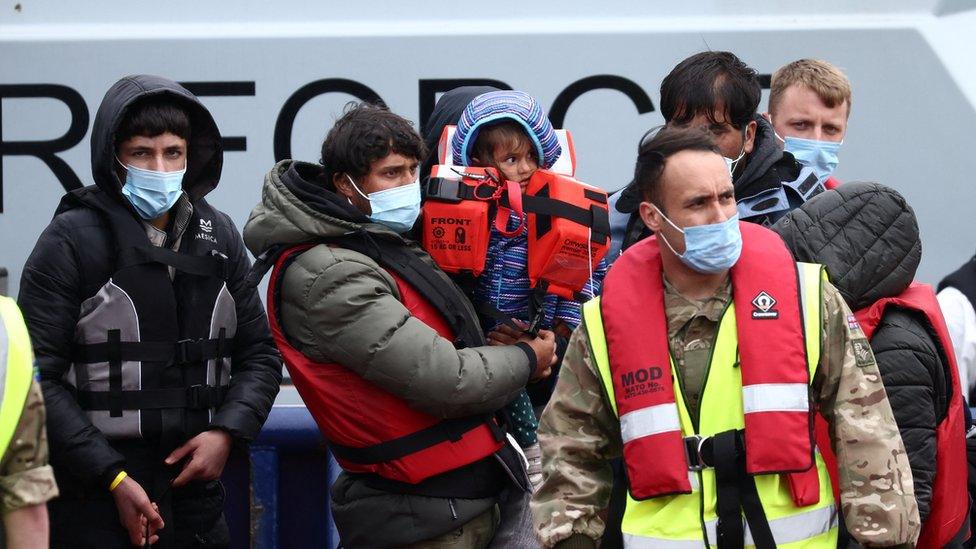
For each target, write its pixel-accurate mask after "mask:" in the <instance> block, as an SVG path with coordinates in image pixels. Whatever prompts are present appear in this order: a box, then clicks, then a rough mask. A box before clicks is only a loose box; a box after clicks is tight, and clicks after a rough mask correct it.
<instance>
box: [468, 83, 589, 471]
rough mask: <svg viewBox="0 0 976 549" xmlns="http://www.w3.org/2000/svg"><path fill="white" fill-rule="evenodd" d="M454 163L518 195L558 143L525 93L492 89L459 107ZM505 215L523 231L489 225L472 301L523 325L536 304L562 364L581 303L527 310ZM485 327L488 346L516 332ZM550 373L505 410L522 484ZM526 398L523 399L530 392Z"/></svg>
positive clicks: (524, 256)
mask: <svg viewBox="0 0 976 549" xmlns="http://www.w3.org/2000/svg"><path fill="white" fill-rule="evenodd" d="M451 148H452V153H453V156H454V163H455V164H459V165H463V166H478V167H491V168H495V169H496V170H498V172H499V174H500V175H501V177H502V178H504V179H506V180H508V181H514V182H517V183H519V185H520V186H521V187H522V190H523V191H524V190H525V188H526V185H527V184H528V182H529V178H531V177H532V174H534V173H535V171H536V170H538V169H539V168H549V167H551V166H552V165H553V163H555V162H556V159H557V158H559V155H560V154H561V152H562V151H561V147H560V145H559V140H558V139H557V137H556V134H555V132H554V130H553V127H552V123H551V122H550V121H549V118H548V117H547V116H546V114H545V112H543V110H542V107H541V106H540V105H539V104H538V102H537V101H536V100H535V99H534V98H532V97H531V96H530V95H528V94H526V93H524V92H520V91H507V90H505V91H494V92H488V93H484V94H481V95H479V96H477V97H475V98H474V99H473V100H472V101H471V103H469V104H468V106H467V107H466V108H465V109H464V112H463V113H462V114H461V119H460V120H459V121H458V124H457V131H456V132H455V134H454V137H453V139H452V141H451ZM523 221H524V220H523V219H519V217H518V214H516V213H514V212H513V213H512V214H511V217H510V218H509V220H508V225H509V226H508V229H509V230H514V229H515V228H517V227H518V226H519V224H520V223H522V225H523V226H522V230H521V232H519V233H518V234H516V235H515V236H512V237H506V236H504V235H503V234H502V233H501V232H500V231H498V229H496V228H495V226H494V225H492V227H491V235H490V238H489V241H488V255H487V258H486V261H485V270H484V272H482V274H481V276H480V277H478V280H477V281H476V285H475V290H474V303H475V305H476V306H481V305H484V304H488V305H491V306H492V307H494V308H495V309H497V310H498V311H500V312H501V313H504V314H505V315H506V316H508V317H510V318H511V319H512V321H513V322H514V323H515V324H516V325H518V326H520V327H523V328H527V327H528V326H529V323H530V322H531V321H532V315H533V313H534V312H535V311H536V310H538V308H540V306H541V315H542V320H541V322H540V323H539V325H538V327H539V328H543V329H547V330H553V331H554V332H556V338H557V355H558V357H559V359H560V360H561V359H562V355H563V353H564V352H565V349H566V344H567V342H568V340H569V336H570V334H571V333H572V331H573V330H574V329H575V328H576V326H577V325H578V324H579V323H580V315H581V305H582V304H581V303H580V302H578V301H572V300H568V299H563V298H561V297H557V296H555V295H551V294H547V295H546V296H545V297H544V298H543V299H542V302H541V304H539V303H537V304H535V305H533V303H532V302H533V292H534V289H533V288H532V287H531V286H530V283H529V272H528V265H529V262H528V243H529V241H528V224H527V223H523ZM605 273H606V264H605V263H603V262H601V263H600V265H599V267H598V268H597V269H596V270H595V271H594V273H593V274H594V277H593V280H591V281H590V282H588V283H587V285H586V286H585V287H584V288H583V293H584V294H585V295H589V296H593V295H595V294H597V293H599V284H600V282H602V280H603V275H604V274H605ZM482 323H483V325H484V326H486V327H490V330H489V332H488V342H489V344H492V345H509V344H512V343H514V342H515V341H516V340H517V339H518V337H519V336H520V335H521V334H520V333H519V332H517V331H516V330H514V329H512V328H511V327H509V326H506V325H504V324H501V323H499V322H498V321H497V319H494V318H482ZM557 368H558V363H557V365H556V366H554V368H553V372H554V373H553V375H551V376H550V377H549V379H546V380H542V381H539V382H536V383H535V384H533V385H534V386H530V387H529V390H528V391H526V392H523V393H522V394H521V395H520V396H519V397H518V398H517V399H516V400H515V401H513V402H512V403H510V404H509V405H508V406H507V407H506V412H507V414H508V416H509V420H510V423H511V431H512V435H513V436H514V437H515V440H516V441H517V442H518V443H519V445H520V446H521V447H522V448H523V450H524V451H525V454H526V457H527V458H528V460H529V471H528V472H529V480H530V481H531V482H532V484H533V486H536V485H538V484H539V483H540V482H541V481H542V470H541V451H540V450H539V442H538V439H537V437H536V429H538V427H539V422H538V419H537V418H536V415H535V412H534V410H533V404H535V405H536V406H544V405H545V403H546V401H548V399H549V395H550V394H551V392H552V387H553V384H554V383H555V379H556V374H555V372H556V371H557ZM530 392H531V393H532V395H533V398H531V399H530V397H529V393H530Z"/></svg>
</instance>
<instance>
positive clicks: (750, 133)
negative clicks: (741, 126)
mask: <svg viewBox="0 0 976 549" xmlns="http://www.w3.org/2000/svg"><path fill="white" fill-rule="evenodd" d="M757 127H759V124H758V123H757V122H756V121H755V120H750V121H749V123H748V124H746V140H745V141H744V142H743V144H742V147H743V149H742V150H744V151H745V153H746V154H752V149H753V147H754V146H755V144H756V128H757Z"/></svg>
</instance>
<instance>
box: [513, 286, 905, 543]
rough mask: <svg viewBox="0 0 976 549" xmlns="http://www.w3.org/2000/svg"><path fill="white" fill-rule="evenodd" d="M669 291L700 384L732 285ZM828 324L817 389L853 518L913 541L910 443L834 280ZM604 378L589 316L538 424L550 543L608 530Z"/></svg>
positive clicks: (539, 499) (687, 367)
mask: <svg viewBox="0 0 976 549" xmlns="http://www.w3.org/2000/svg"><path fill="white" fill-rule="evenodd" d="M665 291H666V296H665V308H666V311H665V313H666V316H667V318H668V328H669V329H668V332H669V334H668V335H669V339H670V343H671V349H672V354H673V355H677V356H675V363H676V365H677V368H679V370H683V371H679V375H682V376H683V379H685V380H687V379H688V378H689V377H691V378H692V379H696V382H694V383H692V384H691V386H692V387H694V386H695V385H696V384H697V386H698V387H700V383H701V377H702V376H703V375H704V374H703V373H702V372H700V371H699V370H703V368H704V366H703V361H704V360H707V356H708V352H707V350H708V349H710V347H711V345H712V342H713V341H714V339H715V332H716V329H717V326H718V320H719V318H720V316H721V312H722V311H723V310H724V308H725V305H726V304H727V303H728V301H729V300H730V299H731V287H730V286H729V285H728V284H726V285H725V286H723V287H722V288H721V289H719V291H718V292H717V293H716V295H715V296H714V297H712V298H709V299H706V300H702V301H693V300H688V299H686V298H683V297H682V296H680V295H678V294H677V292H675V291H674V289H673V288H672V287H670V285H666V288H665ZM822 334H823V336H822V337H823V341H822V353H821V361H820V365H819V367H818V369H817V372H816V374H815V375H814V379H813V386H812V394H813V396H814V399H815V400H816V404H817V405H818V408H819V409H820V411H821V413H822V414H823V415H824V417H825V418H826V419H827V421H828V423H829V424H830V433H831V437H832V440H833V445H834V450H835V452H836V454H837V460H838V468H839V471H840V500H841V501H840V504H841V510H842V513H843V516H844V519H845V522H846V524H847V528H848V530H849V531H850V533H851V535H852V536H853V538H854V539H855V540H857V541H858V542H860V543H861V544H863V545H864V546H866V547H886V546H892V545H899V544H914V543H915V541H916V540H917V538H918V533H919V524H920V521H919V514H918V506H917V505H916V502H915V497H914V491H913V487H912V473H911V469H910V468H909V464H908V458H907V456H906V454H905V448H904V444H903V443H902V440H901V436H900V435H899V432H898V426H897V425H896V424H895V419H894V417H893V415H892V412H891V406H890V404H889V403H888V397H887V395H886V393H885V390H884V386H883V385H882V382H881V376H880V374H879V372H878V367H877V364H875V362H874V356H873V355H872V354H871V348H870V345H869V344H868V341H867V339H866V338H865V337H864V334H863V332H862V331H861V328H860V326H859V325H858V324H857V321H856V320H855V319H854V317H853V315H852V314H851V312H850V309H849V308H848V307H847V304H846V303H845V302H844V300H843V298H842V297H841V296H840V294H839V293H838V292H837V290H836V288H834V287H833V286H832V285H830V284H829V283H825V284H824V289H823V331H822ZM702 350H706V352H701V351H702ZM692 351H693V352H692ZM702 357H705V358H702ZM600 383H601V382H600V380H599V374H598V372H597V368H596V364H595V362H594V361H593V360H592V359H591V356H590V345H589V336H588V334H587V332H586V326H585V323H584V324H583V325H581V326H580V327H579V328H578V329H577V330H576V332H575V333H574V334H573V337H572V338H571V340H570V343H569V349H568V351H567V353H566V357H565V358H564V359H563V365H562V370H561V372H560V375H559V381H558V382H557V384H556V388H555V392H554V393H553V395H552V399H551V400H550V402H549V405H548V406H547V407H546V409H545V411H544V412H543V414H542V418H541V422H540V427H539V442H540V444H541V446H542V452H543V474H544V480H543V483H542V485H541V486H539V488H538V490H537V491H536V493H535V494H534V496H533V498H532V513H533V519H534V521H535V525H536V529H537V534H538V536H539V539H540V541H541V542H542V545H543V547H553V546H554V545H555V544H557V543H559V542H560V541H563V540H566V539H568V538H570V537H571V536H572V537H573V538H574V541H576V540H578V537H579V536H578V535H582V536H586V537H588V538H591V539H593V540H596V539H599V538H600V536H601V535H602V534H603V529H604V522H603V519H602V512H603V510H604V509H605V508H606V506H607V503H608V500H609V496H610V485H611V483H612V472H611V468H610V463H609V462H610V460H612V459H614V458H617V457H620V456H621V452H622V444H621V440H620V422H619V421H618V420H617V418H616V416H615V415H614V413H613V410H612V409H611V408H610V406H609V404H608V403H607V402H606V400H605V399H606V397H605V396H604V391H603V388H602V387H601V384H600ZM694 391H696V389H690V390H689V392H694ZM689 407H691V408H693V409H697V408H698V405H697V399H689Z"/></svg>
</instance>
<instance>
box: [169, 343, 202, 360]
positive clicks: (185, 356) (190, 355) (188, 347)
mask: <svg viewBox="0 0 976 549" xmlns="http://www.w3.org/2000/svg"><path fill="white" fill-rule="evenodd" d="M201 341H202V340H200V339H181V340H179V341H177V342H176V352H175V353H174V356H173V361H174V362H175V363H176V364H190V363H193V362H200V361H201V360H203V350H202V349H201V345H200V343H201Z"/></svg>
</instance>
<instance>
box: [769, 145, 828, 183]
mask: <svg viewBox="0 0 976 549" xmlns="http://www.w3.org/2000/svg"><path fill="white" fill-rule="evenodd" d="M777 137H778V136H777ZM842 144H843V141H841V142H836V141H817V140H815V139H801V138H799V137H787V138H786V139H784V140H783V150H785V151H786V152H788V153H790V154H792V155H793V158H796V161H797V162H799V163H800V164H802V165H803V166H806V167H808V168H812V169H813V172H814V173H815V174H817V177H818V178H820V180H821V181H823V180H824V179H827V178H828V177H829V176H830V174H832V173H834V170H836V169H837V164H838V163H839V160H838V159H837V151H838V150H839V149H840V146H841V145H842Z"/></svg>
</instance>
